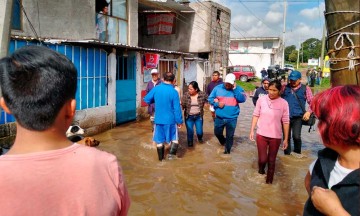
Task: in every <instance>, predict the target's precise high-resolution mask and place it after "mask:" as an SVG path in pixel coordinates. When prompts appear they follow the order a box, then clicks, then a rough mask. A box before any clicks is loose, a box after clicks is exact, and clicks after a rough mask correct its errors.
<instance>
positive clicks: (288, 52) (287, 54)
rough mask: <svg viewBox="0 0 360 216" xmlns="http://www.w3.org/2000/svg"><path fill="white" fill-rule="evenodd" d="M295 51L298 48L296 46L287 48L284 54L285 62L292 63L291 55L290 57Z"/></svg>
mask: <svg viewBox="0 0 360 216" xmlns="http://www.w3.org/2000/svg"><path fill="white" fill-rule="evenodd" d="M294 50H296V46H295V45H291V46H287V47H285V53H284V56H285V61H291V60H290V59H289V55H290V54H291V53H292V52H293V51H294Z"/></svg>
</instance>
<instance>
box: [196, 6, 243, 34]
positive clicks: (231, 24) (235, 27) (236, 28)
mask: <svg viewBox="0 0 360 216" xmlns="http://www.w3.org/2000/svg"><path fill="white" fill-rule="evenodd" d="M196 1H197V2H198V3H200V4H201V5H203V6H204V7H205V8H207V9H209V10H210V12H211V8H209V7H207V6H206V5H205V4H203V3H202V2H200V1H199V0H196ZM224 5H225V4H224ZM200 7H201V6H200ZM223 22H224V23H226V24H230V26H233V27H234V29H235V30H236V31H237V32H239V33H240V35H241V36H242V37H243V38H246V37H245V36H244V35H243V34H242V33H241V32H240V31H239V30H238V27H237V26H235V24H233V23H231V21H230V22H225V21H223ZM242 31H243V32H246V31H244V30H242Z"/></svg>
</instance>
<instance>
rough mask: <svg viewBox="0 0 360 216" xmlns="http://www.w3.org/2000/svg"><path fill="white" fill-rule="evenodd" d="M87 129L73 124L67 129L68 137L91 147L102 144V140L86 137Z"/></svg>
mask: <svg viewBox="0 0 360 216" xmlns="http://www.w3.org/2000/svg"><path fill="white" fill-rule="evenodd" d="M84 134H85V130H84V129H82V128H81V127H80V126H79V125H72V126H70V127H69V128H68V130H67V131H66V137H67V138H68V139H69V140H70V141H71V142H76V143H78V144H83V145H86V146H90V147H95V146H98V145H99V144H100V141H98V140H96V139H94V137H84V136H83V135H84Z"/></svg>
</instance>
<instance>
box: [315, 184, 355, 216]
mask: <svg viewBox="0 0 360 216" xmlns="http://www.w3.org/2000/svg"><path fill="white" fill-rule="evenodd" d="M311 201H312V203H313V204H314V206H315V208H316V209H317V210H318V211H320V212H321V213H323V214H324V215H328V216H351V215H350V214H349V213H348V212H347V211H346V210H345V209H344V207H343V206H342V204H341V202H340V200H339V197H338V196H337V195H336V193H335V192H334V191H332V190H330V189H325V188H321V187H317V186H314V187H313V188H312V191H311ZM358 201H359V200H357V201H355V202H358Z"/></svg>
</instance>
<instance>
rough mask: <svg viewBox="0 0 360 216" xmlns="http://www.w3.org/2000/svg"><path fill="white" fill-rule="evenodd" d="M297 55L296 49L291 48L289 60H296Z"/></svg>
mask: <svg viewBox="0 0 360 216" xmlns="http://www.w3.org/2000/svg"><path fill="white" fill-rule="evenodd" d="M297 56H298V51H297V50H293V51H292V52H291V53H290V55H289V61H290V62H296V61H297Z"/></svg>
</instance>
